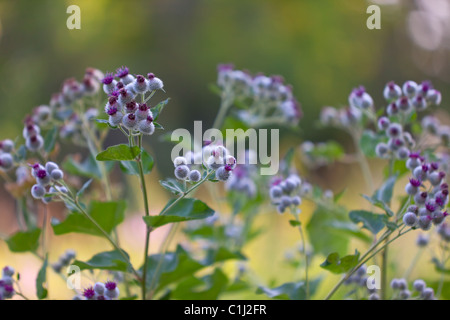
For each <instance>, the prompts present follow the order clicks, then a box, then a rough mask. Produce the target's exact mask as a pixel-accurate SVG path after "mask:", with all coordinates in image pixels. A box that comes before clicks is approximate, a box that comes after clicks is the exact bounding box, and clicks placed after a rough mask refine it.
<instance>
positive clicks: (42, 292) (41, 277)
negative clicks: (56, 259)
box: [36, 256, 48, 300]
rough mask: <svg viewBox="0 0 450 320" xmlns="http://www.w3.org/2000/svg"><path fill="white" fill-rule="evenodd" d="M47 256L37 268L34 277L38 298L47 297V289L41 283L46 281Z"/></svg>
mask: <svg viewBox="0 0 450 320" xmlns="http://www.w3.org/2000/svg"><path fill="white" fill-rule="evenodd" d="M47 266H48V256H46V257H45V260H44V263H43V265H42V267H41V269H40V270H39V273H38V275H37V278H36V295H37V297H38V299H39V300H42V299H45V298H47V294H48V291H47V289H46V288H44V286H43V284H44V283H45V282H46V281H47Z"/></svg>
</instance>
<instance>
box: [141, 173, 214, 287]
mask: <svg viewBox="0 0 450 320" xmlns="http://www.w3.org/2000/svg"><path fill="white" fill-rule="evenodd" d="M214 172H215V171H214V170H212V171H211V172H207V174H206V176H205V177H204V178H203V179H202V180H200V181H199V182H198V183H197V184H196V185H194V186H193V187H191V188H190V189H188V190H186V191H185V192H183V193H182V194H181V195H180V196H179V197H178V198H177V199H176V200H175V201H173V202H172V203H171V204H170V205H168V206H167V207H166V208H164V209H163V210H162V211H161V212H160V213H159V215H160V216H162V215H163V214H164V213H166V212H167V211H168V210H169V209H170V208H172V207H173V206H174V205H175V204H177V203H178V202H179V201H181V200H182V199H184V198H185V197H186V196H187V195H188V194H190V193H191V192H192V191H194V190H195V189H197V188H198V187H199V186H200V185H201V184H202V183H204V182H205V181H206V180H208V179H209V178H210V176H211V175H212V174H213V173H214ZM172 230H173V231H172ZM151 231H153V230H151ZM151 231H150V232H151ZM176 231H177V229H176V228H172V229H171V230H170V231H169V234H168V238H166V240H167V243H166V244H163V252H164V253H161V254H160V258H159V261H158V264H157V265H156V269H155V272H154V274H153V277H152V280H151V282H150V290H152V289H153V285H154V283H155V282H156V278H157V276H158V272H159V269H160V268H161V266H162V262H163V260H164V257H165V253H166V251H167V248H168V247H169V243H170V241H171V240H172V239H173V237H174V235H175V232H176ZM145 260H146V262H147V260H148V259H147V257H146V259H145ZM144 267H146V264H144ZM144 270H145V269H144ZM144 279H145V278H144ZM144 281H145V280H144ZM151 294H152V295H153V292H151Z"/></svg>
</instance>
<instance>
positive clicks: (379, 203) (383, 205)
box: [362, 194, 394, 217]
mask: <svg viewBox="0 0 450 320" xmlns="http://www.w3.org/2000/svg"><path fill="white" fill-rule="evenodd" d="M362 197H363V198H364V199H366V200H367V201H369V202H370V203H371V204H373V205H374V206H375V207H378V208H380V209H383V210H384V211H385V212H386V214H387V215H388V216H389V217H393V216H394V212H393V211H392V210H391V208H389V206H388V205H387V204H386V203H385V202H384V201H381V200H377V199H374V198H371V197H369V196H368V195H365V194H363V195H362Z"/></svg>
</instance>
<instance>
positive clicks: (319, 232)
mask: <svg viewBox="0 0 450 320" xmlns="http://www.w3.org/2000/svg"><path fill="white" fill-rule="evenodd" d="M344 222H350V220H349V218H348V214H347V210H346V209H345V208H342V207H339V206H333V207H325V206H321V205H319V206H318V207H317V209H316V210H315V211H314V213H313V215H312V218H311V219H310V221H309V222H308V224H307V226H306V230H307V232H308V235H309V239H310V243H311V245H312V246H313V249H314V252H315V253H322V254H324V255H327V254H329V253H330V252H334V251H337V252H342V253H344V252H347V249H348V244H349V241H350V236H351V234H350V233H347V232H344V233H343V232H342V231H343V230H341V229H339V228H338V226H339V223H344Z"/></svg>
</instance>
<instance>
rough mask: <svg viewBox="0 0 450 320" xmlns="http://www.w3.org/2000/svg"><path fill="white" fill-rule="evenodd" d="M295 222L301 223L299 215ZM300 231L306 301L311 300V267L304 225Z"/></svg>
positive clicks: (296, 216) (299, 228)
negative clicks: (309, 272) (309, 268)
mask: <svg viewBox="0 0 450 320" xmlns="http://www.w3.org/2000/svg"><path fill="white" fill-rule="evenodd" d="M294 217H295V220H296V221H298V222H299V223H300V220H299V218H298V214H294ZM298 231H299V232H300V238H301V239H302V254H303V257H304V259H305V285H306V300H309V277H308V267H309V263H308V254H307V252H306V241H305V236H304V234H303V228H302V225H301V224H300V225H299V226H298Z"/></svg>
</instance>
